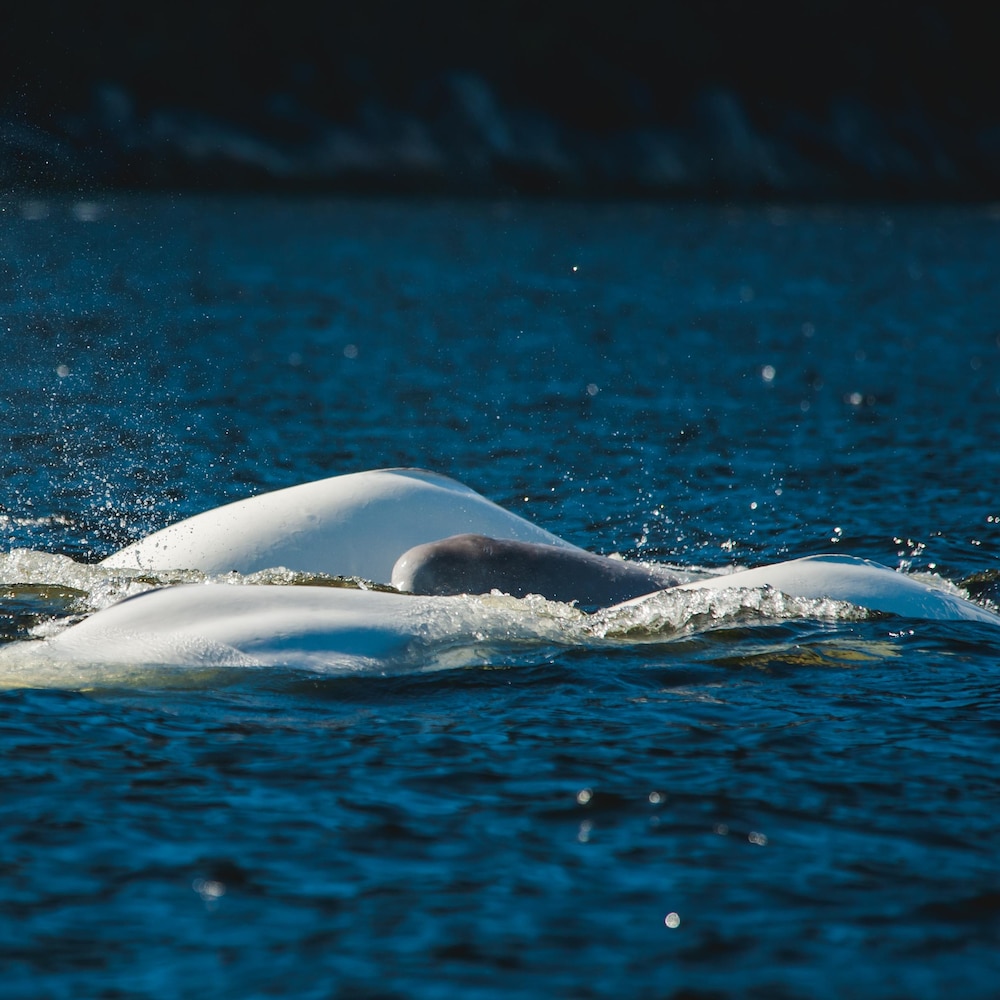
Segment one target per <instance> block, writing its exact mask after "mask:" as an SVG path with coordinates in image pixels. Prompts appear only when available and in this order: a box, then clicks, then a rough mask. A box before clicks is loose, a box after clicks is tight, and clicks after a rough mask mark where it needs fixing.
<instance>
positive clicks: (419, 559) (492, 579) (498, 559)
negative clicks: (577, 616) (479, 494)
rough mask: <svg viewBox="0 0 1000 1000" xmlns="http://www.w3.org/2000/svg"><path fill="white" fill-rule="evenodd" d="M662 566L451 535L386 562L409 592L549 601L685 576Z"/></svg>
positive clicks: (596, 599)
mask: <svg viewBox="0 0 1000 1000" xmlns="http://www.w3.org/2000/svg"><path fill="white" fill-rule="evenodd" d="M689 579H690V577H687V576H681V575H679V574H678V573H675V572H673V571H672V570H668V569H667V568H665V567H657V566H654V565H650V564H647V563H639V562H626V561H625V560H624V559H616V558H612V557H609V556H601V555H597V553H595V552H588V551H586V550H584V549H575V548H567V547H565V546H556V545H546V544H544V543H539V542H524V541H516V540H513V539H507V538H490V537H488V536H486V535H477V534H468V533H467V534H462V535H452V536H451V537H449V538H443V539H441V540H440V541H436V542H426V543H424V544H423V545H416V546H414V547H413V548H412V549H408V550H407V551H406V552H404V553H403V554H402V555H401V556H400V557H399V559H397V560H396V564H395V565H394V566H393V568H392V585H393V586H394V587H395V588H396V589H397V590H401V591H405V592H406V593H410V594H424V595H436V596H439V597H440V596H444V595H447V594H452V595H454V594H488V593H491V592H492V591H494V590H499V591H501V592H502V593H504V594H510V595H511V596H512V597H526V596H527V595H528V594H539V595H541V596H542V597H545V598H547V599H548V600H550V601H562V602H563V603H565V604H569V603H572V602H576V603H577V604H579V605H580V606H581V607H585V608H602V607H607V606H608V605H611V604H618V603H620V602H621V601H627V600H629V599H630V598H633V597H639V596H641V595H642V594H650V593H653V592H654V591H657V590H664V589H665V588H667V587H676V586H677V585H678V584H680V583H684V582H686V581H687V580H689Z"/></svg>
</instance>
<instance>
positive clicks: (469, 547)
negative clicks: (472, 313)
mask: <svg viewBox="0 0 1000 1000" xmlns="http://www.w3.org/2000/svg"><path fill="white" fill-rule="evenodd" d="M456 536H458V537H457V538H456ZM102 566H103V568H104V569H105V570H106V571H107V572H109V573H114V572H115V571H116V570H122V571H124V572H126V573H128V572H132V573H135V572H137V571H142V572H143V573H147V574H149V575H151V576H153V577H154V578H159V579H165V580H169V571H172V570H179V569H183V570H200V571H201V572H202V573H204V574H209V580H208V582H207V583H202V584H195V585H192V584H183V585H174V586H167V587H162V588H160V589H156V590H151V591H148V592H146V593H142V594H139V595H138V596H135V597H130V598H128V599H127V600H124V601H121V602H119V603H117V604H114V605H112V606H110V607H106V608H104V609H103V610H100V611H98V612H96V613H95V614H93V615H91V616H90V617H88V618H86V619H85V620H83V621H82V622H80V623H78V624H75V625H71V626H69V627H67V628H64V629H62V631H58V632H55V633H54V634H50V635H49V637H48V638H46V639H45V640H44V641H43V642H33V643H25V642H22V643H13V644H10V645H8V646H6V647H4V648H3V649H2V650H0V663H4V664H10V663H11V662H16V661H19V658H21V659H23V658H24V657H25V656H29V655H30V656H34V657H35V658H36V659H38V658H40V659H42V660H46V659H47V660H48V661H49V662H50V663H63V662H68V663H73V664H76V665H77V666H78V667H80V666H83V667H86V666H87V665H88V664H89V665H90V666H91V667H92V668H94V669H97V668H98V667H108V666H114V665H120V666H127V665H134V666H139V665H143V664H145V665H147V666H148V665H156V664H163V665H173V666H209V667H211V666H253V665H258V666H276V665H286V666H291V667H296V666H298V667H301V668H304V669H313V670H327V671H330V670H333V671H338V670H341V669H376V670H380V671H385V670H395V669H432V668H437V667H442V666H460V665H471V664H474V663H484V662H501V661H502V662H508V661H509V660H510V659H512V658H513V659H516V658H517V655H518V651H521V652H524V651H528V655H535V656H536V657H537V656H544V655H546V653H545V652H544V651H545V650H551V649H552V648H559V647H567V646H587V645H590V644H594V643H596V644H603V643H604V642H605V641H612V640H613V639H614V637H615V636H616V635H617V636H620V637H621V636H625V637H627V636H628V635H629V630H630V628H631V625H630V623H637V627H638V628H640V629H641V627H642V623H643V622H644V621H648V620H655V619H656V602H657V600H663V599H667V598H669V599H670V600H671V601H672V602H673V603H678V602H679V603H680V605H681V609H682V613H683V606H684V600H685V595H686V594H688V593H689V592H698V593H699V600H700V599H701V597H703V596H704V595H709V598H710V601H714V600H715V598H714V597H711V595H713V594H725V593H734V594H737V595H738V594H740V593H746V594H751V595H752V594H754V593H757V594H760V593H761V592H762V591H764V592H771V591H773V592H776V593H780V594H782V595H786V596H787V597H788V598H789V599H790V604H789V605H788V608H787V609H786V611H785V616H786V617H788V616H795V615H798V616H799V617H806V618H808V617H810V616H811V615H812V614H813V613H819V612H818V611H816V610H815V607H814V606H812V605H809V604H808V603H807V602H808V601H811V600H827V601H833V602H843V605H844V607H851V606H856V607H857V608H863V609H868V610H870V611H874V612H882V613H886V614H892V615H898V616H902V617H904V618H909V619H920V620H939V621H971V622H979V623H983V624H989V625H993V626H1000V615H997V614H996V613H994V612H993V611H992V610H990V609H988V608H986V607H983V606H980V605H978V604H975V603H973V602H972V601H970V600H968V599H966V598H965V597H964V596H963V595H962V594H961V593H960V592H959V591H958V590H957V588H953V587H952V588H950V589H949V585H947V584H945V583H943V582H942V584H941V586H938V585H935V584H932V583H931V582H928V581H924V580H921V579H917V578H914V577H910V576H907V575H905V574H903V573H899V572H896V571H894V570H892V569H889V568H887V567H885V566H880V565H878V564H876V563H872V562H869V561H867V560H864V559H857V558H853V557H851V556H843V555H820V556H811V557H807V558H803V559H795V560H790V561H786V562H780V563H775V564H772V565H768V566H761V567H757V568H754V569H745V570H738V571H735V572H730V573H721V574H705V573H701V574H700V575H699V574H692V573H683V572H678V571H676V570H674V569H672V568H668V567H665V566H656V565H654V564H645V563H629V562H626V561H624V560H621V559H617V558H609V557H605V556H599V555H595V554H594V553H591V552H587V551H586V550H584V549H581V548H579V547H578V546H575V545H572V544H570V543H568V542H566V541H565V540H563V539H560V538H559V537H558V536H556V535H553V534H551V533H550V532H548V531H545V530H544V529H542V528H540V527H537V526H536V525H533V524H531V523H530V522H529V521H527V520H525V519H524V518H521V517H518V516H517V515H516V514H513V513H511V512H509V511H506V510H504V509H503V508H501V507H499V506H498V505H496V504H494V503H492V502H491V501H489V500H487V499H486V498H485V497H482V496H480V495H479V494H478V493H476V492H475V491H474V490H471V489H469V488H468V487H466V486H463V485H462V484H460V483H457V482H455V481H454V480H451V479H448V478H447V477H444V476H439V475H437V474H434V473H428V472H422V471H419V470H411V469H387V470H376V471H372V472H363V473H354V474H351V475H346V476H337V477H333V478H330V479H325V480H321V481H319V482H315V483H307V484H305V485H303V486H296V487H291V488H289V489H283V490H278V491H275V492H273V493H268V494H263V495H261V496H257V497H253V498H250V499H248V500H242V501H238V502H236V503H232V504H227V505H225V506H222V507H219V508H216V509H214V510H210V511H207V512H205V513H203V514H198V515H195V516H194V517H191V518H188V519H187V520H184V521H180V522H178V523H177V524H174V525H172V526H170V527H168V528H165V529H163V530H162V531H158V532H156V533H154V534H152V535H150V536H148V537H147V538H144V539H141V540H140V541H138V542H135V543H134V544H132V545H129V546H128V547H126V548H124V549H122V550H121V551H120V552H117V553H115V554H114V555H112V556H110V557H108V558H107V559H105V560H104V563H103V564H102ZM274 567H285V568H288V569H292V570H297V571H299V572H300V573H313V574H328V575H337V576H345V577H350V576H354V577H359V578H361V579H362V580H363V581H369V582H371V583H376V584H389V583H390V581H391V582H392V583H393V584H395V586H396V591H395V592H385V590H386V589H387V588H382V589H369V590H365V589H344V588H342V587H333V586H321V585H318V583H315V582H314V583H311V584H310V585H298V586H279V585H274V584H267V585H253V583H252V581H250V582H248V581H247V578H246V574H252V573H256V572H258V571H260V570H264V569H270V568H274ZM232 571H237V573H238V574H243V575H242V576H239V577H238V578H237V579H236V580H235V581H234V582H233V583H232V585H231V584H230V583H226V582H221V581H220V580H219V578H218V576H217V575H218V574H229V573H231V572H232ZM165 574H166V575H165ZM213 575H214V576H215V579H212V576H213ZM223 579H224V580H225V579H228V577H225V576H224V577H223ZM296 582H299V583H301V582H302V580H301V579H299V580H298V581H296ZM307 583H308V581H307ZM237 584H239V585H237ZM360 586H361V587H362V588H363V587H364V586H365V585H364V584H361V585H360ZM411 590H423V591H426V592H427V593H426V594H424V595H414V594H412V593H408V592H407V591H411ZM491 591H492V592H493V594H492V595H491V594H490V592H491ZM498 591H499V592H502V593H505V594H511V595H514V596H511V597H506V596H502V594H498V593H497V592H498ZM462 595H466V596H462ZM469 595H472V596H469ZM475 595H480V596H475ZM483 595H485V596H483ZM522 595H540V596H536V597H528V598H527V599H525V600H519V599H516V598H518V597H520V596H522ZM542 598H545V600H542ZM796 601H798V602H800V603H798V604H796V603H795V602H796ZM555 602H561V603H555ZM803 602H805V603H803ZM759 603H760V602H758V604H759ZM577 605H580V606H582V607H586V606H587V605H590V606H591V608H597V609H599V610H597V611H596V613H594V614H588V613H585V612H584V611H583V610H581V607H578V606H577ZM703 605H704V601H702V603H701V605H699V607H701V606H703ZM727 606H728V604H727V602H726V601H722V600H721V598H720V601H719V602H716V604H715V605H713V607H720V608H722V609H723V610H722V611H721V614H722V615H723V616H724V615H725V614H726V611H725V607H727ZM737 606H741V607H744V608H750V609H752V608H753V607H754V602H753V601H752V600H751V601H750V602H749V603H744V604H742V605H740V604H739V602H737ZM692 608H694V604H692ZM698 616H700V617H698ZM710 617H711V616H709V618H710ZM696 619H697V621H696ZM685 621H686V622H687V623H688V624H690V622H692V621H694V622H695V624H694V625H691V627H693V628H710V627H712V622H711V621H710V620H708V619H706V618H705V615H704V614H703V612H702V611H698V610H692V611H691V612H690V613H689V614H688V616H687V619H686V620H685V619H683V617H682V622H685ZM699 622H700V623H701V624H698V623H699ZM665 636H666V637H667V638H669V634H666V633H665ZM608 637H611V638H610V639H609V638H608ZM617 641H623V640H622V639H621V638H619V639H618V640H617ZM27 647H31V648H32V649H31V650H30V651H26V649H27ZM498 651H499V652H498ZM498 658H499V659H498Z"/></svg>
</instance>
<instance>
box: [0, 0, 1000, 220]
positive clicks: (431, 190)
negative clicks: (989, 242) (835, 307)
mask: <svg viewBox="0 0 1000 1000" xmlns="http://www.w3.org/2000/svg"><path fill="white" fill-rule="evenodd" d="M7 28H8V30H7V31H6V32H5V34H4V37H3V38H2V39H0V183H2V184H3V185H4V186H5V187H6V188H8V190H11V189H13V190H19V191H40V190H53V189H56V190H71V191H87V190H103V189H128V190H197V191H216V190H218V191H226V190H242V191H247V190H262V191H283V192H294V191H302V192H324V193H327V192H328V193H352V194H353V193H370V194H449V195H485V196H494V197H495V196H499V197H504V196H515V195H545V196H563V197H574V198H575V197H581V198H595V197H596V198H601V197H603V198H630V197H641V198H665V199H707V200H788V201H794V200H822V199H839V200H853V199H861V200H874V199H877V200H913V201H922V200H948V201H955V200H958V201H985V200H995V199H998V198H1000V100H998V98H997V96H996V95H997V94H998V93H1000V87H998V86H997V84H998V82H1000V74H998V72H997V70H996V69H995V68H994V66H995V58H994V55H993V52H992V39H993V38H995V37H996V33H997V32H998V31H1000V9H996V10H994V9H992V8H991V9H988V10H979V11H973V10H972V8H971V7H970V8H968V9H966V8H951V9H949V8H945V7H941V6H940V5H938V4H935V3H928V2H919V0H915V2H914V3H912V4H910V5H908V6H907V7H905V8H902V7H898V6H895V5H892V4H887V3H881V4H880V3H869V4H868V5H862V4H858V3H854V2H845V3H840V4H828V3H824V2H820V0H804V2H801V3H799V4H784V3H776V4H768V5H763V6H761V5H749V4H744V3H740V2H738V0H712V2H706V3H705V4H700V5H687V4H680V3H669V2H664V3H660V4H654V3H648V2H641V0H636V2H628V0H622V2H621V3H620V4H619V5H618V6H616V8H615V9H614V10H608V9H607V8H606V6H604V5H600V4H597V3H595V2H591V0H579V2H577V3H576V4H567V3H562V2H561V0H560V2H552V3H550V4H547V5H545V6H544V7H542V8H539V9H536V8H531V7H529V6H527V5H521V4H518V3H512V4H508V5H506V6H502V7H501V8H498V9H497V8H489V9H487V8H471V9H466V7H464V6H463V5H462V4H459V3H457V2H452V0H437V2H436V3H430V4H429V5H424V6H421V7H420V8H419V9H410V8H400V7H399V6H398V5H395V4H392V3H388V2H385V0H372V3H370V4H369V5H368V6H367V7H366V8H365V9H364V10H359V9H355V8H352V7H348V6H346V5H343V4H338V3H332V4H331V5H329V6H328V7H325V8H316V7H314V6H313V5H310V4H305V3H300V2H298V0H287V2H286V3H285V4H283V5H282V7H281V8H280V9H276V8H275V7H274V6H273V5H270V4H267V3H264V2H263V0H256V2H249V3H246V4H243V5H239V6H236V5H233V4H230V3H225V2H222V3H219V4H216V5H212V6H211V7H210V8H201V7H198V5H195V4H193V3H188V2H187V0H178V2H176V3H174V4H171V5H166V4H163V3H156V2H153V3H151V5H148V6H146V7H143V8H134V7H130V6H128V5H126V4H124V3H120V2H117V0H108V2H105V3H99V4H97V5H96V7H93V8H91V7H86V8H84V7H72V8H69V9H65V8H63V7H62V6H60V5H59V4H57V3H55V2H54V0H38V2H37V3H35V4H32V5H31V6H30V7H23V8H17V9H16V10H15V11H13V12H12V14H11V17H10V19H9V23H8V26H7ZM994 29H996V30H994Z"/></svg>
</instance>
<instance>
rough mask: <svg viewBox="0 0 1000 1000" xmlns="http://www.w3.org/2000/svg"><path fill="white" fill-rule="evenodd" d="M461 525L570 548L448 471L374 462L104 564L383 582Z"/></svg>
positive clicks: (184, 525) (187, 525)
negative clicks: (277, 571)
mask: <svg viewBox="0 0 1000 1000" xmlns="http://www.w3.org/2000/svg"><path fill="white" fill-rule="evenodd" d="M459 532H476V533H478V534H482V535H491V536H493V537H495V538H511V539H515V540H519V541H525V542H542V543H545V544H548V545H559V546H562V547H564V548H571V549H576V546H575V545H571V544H570V543H569V542H566V541H563V540H562V539H561V538H558V537H557V536H556V535H553V534H551V533H550V532H548V531H545V530H544V529H543V528H539V527H537V526H536V525H534V524H532V523H531V522H530V521H526V520H525V519H524V518H523V517H518V516H517V514H512V513H511V512H510V511H507V510H504V509H503V508H502V507H499V506H498V505H497V504H495V503H493V502H492V501H491V500H487V499H486V498H485V497H483V496H481V495H480V494H478V493H476V491H475V490H472V489H470V488H469V487H468V486H464V485H463V484H462V483H459V482H456V481H455V480H454V479H449V478H448V477H447V476H440V475H438V474H436V473H433V472H425V471H422V470H420V469H377V470H374V471H371V472H357V473H352V474H350V475H346V476H334V477H332V478H330V479H321V480H318V481H317V482H313V483H305V484H303V485H301V486H292V487H289V488H288V489H283V490H276V491H275V492H273V493H263V494H261V495H260V496H255V497H250V498H249V499H247V500H238V501H236V502H235V503H231V504H226V505H225V506H223V507H217V508H215V509H214V510H209V511H205V512H204V513H203V514H196V515H195V516H194V517H189V518H188V519H187V520H184V521H180V522H178V523H177V524H172V525H170V527H168V528H164V529H163V530H162V531H157V532H155V533H154V534H152V535H149V536H148V537H146V538H143V539H141V540H140V541H138V542H135V543H134V544H132V545H129V546H128V547H127V548H124V549H122V550H121V551H120V552H116V553H115V554H114V555H112V556H109V557H108V558H107V559H105V560H104V563H103V565H105V566H108V567H111V568H117V569H142V570H149V571H151V572H166V571H168V570H180V569H197V570H201V571H202V572H204V573H209V574H219V573H229V572H231V571H236V572H237V573H244V574H246V573H254V572H257V571H258V570H262V569H271V568H274V567H278V566H283V567H285V568H286V569H291V570H300V571H303V572H307V573H329V574H331V575H335V576H358V577H361V578H362V579H364V580H371V581H373V582H374V583H386V584H387V583H389V581H390V579H391V577H392V567H393V564H394V563H395V562H396V560H397V559H398V558H399V556H400V555H402V554H403V553H404V552H405V551H406V550H407V549H410V548H412V547H413V546H415V545H420V544H422V543H424V542H433V541H436V540H437V539H439V538H445V537H447V536H448V535H454V534H457V533H459Z"/></svg>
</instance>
